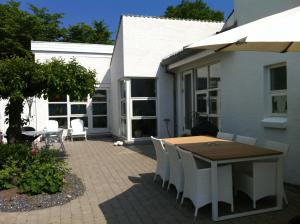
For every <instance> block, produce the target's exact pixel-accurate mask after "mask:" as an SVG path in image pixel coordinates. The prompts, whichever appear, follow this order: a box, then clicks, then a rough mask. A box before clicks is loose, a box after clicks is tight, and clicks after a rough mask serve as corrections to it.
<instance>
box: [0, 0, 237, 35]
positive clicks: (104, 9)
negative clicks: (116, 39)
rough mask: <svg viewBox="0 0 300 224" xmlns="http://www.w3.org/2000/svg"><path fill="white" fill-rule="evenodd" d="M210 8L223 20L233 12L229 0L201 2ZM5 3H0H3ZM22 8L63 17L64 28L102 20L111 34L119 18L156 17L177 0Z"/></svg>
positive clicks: (54, 2) (62, 2) (53, 0)
mask: <svg viewBox="0 0 300 224" xmlns="http://www.w3.org/2000/svg"><path fill="white" fill-rule="evenodd" d="M204 1H205V2H206V3H207V4H208V5H209V6H210V7H212V8H213V9H216V10H220V11H223V12H224V13H225V17H226V16H227V15H228V14H229V13H230V12H231V10H232V9H233V3H232V0H204ZM5 2H6V0H0V3H5ZM20 2H21V3H22V8H23V9H26V8H27V3H32V4H34V5H35V6H38V7H46V8H48V9H49V10H50V12H60V13H64V14H65V18H64V20H63V22H64V26H68V25H71V24H75V23H77V22H85V23H88V24H90V23H91V21H93V20H99V19H104V21H105V22H106V24H107V25H108V26H109V29H110V30H111V31H112V32H113V33H114V34H115V33H116V31H117V28H118V22H119V18H120V15H122V14H135V15H147V16H160V15H162V14H163V12H164V11H165V9H166V8H167V6H169V5H177V4H179V3H180V0H21V1H20Z"/></svg>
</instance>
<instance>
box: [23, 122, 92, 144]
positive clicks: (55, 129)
mask: <svg viewBox="0 0 300 224" xmlns="http://www.w3.org/2000/svg"><path fill="white" fill-rule="evenodd" d="M71 127H72V128H71V129H69V130H68V136H69V138H70V139H71V140H72V141H73V139H74V138H78V137H83V138H84V139H85V140H86V139H87V133H86V132H87V131H86V130H87V128H85V127H84V124H83V121H82V120H80V119H74V120H72V121H71ZM63 131H64V129H62V128H59V124H58V122H57V121H56V120H49V121H48V123H47V126H46V127H45V128H44V130H43V131H36V130H35V129H34V128H32V127H24V128H23V129H22V135H24V136H25V137H26V139H27V140H28V141H30V142H32V143H33V142H34V141H35V140H36V139H37V138H38V137H40V136H43V137H44V138H45V146H46V148H49V147H50V145H52V144H53V143H59V144H60V149H62V150H65V146H64V143H63Z"/></svg>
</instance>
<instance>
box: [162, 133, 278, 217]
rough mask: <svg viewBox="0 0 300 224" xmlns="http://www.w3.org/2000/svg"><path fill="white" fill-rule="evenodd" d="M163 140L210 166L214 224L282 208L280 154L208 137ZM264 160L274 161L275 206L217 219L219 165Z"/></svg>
mask: <svg viewBox="0 0 300 224" xmlns="http://www.w3.org/2000/svg"><path fill="white" fill-rule="evenodd" d="M163 140H164V142H167V143H169V144H174V145H177V146H178V147H180V148H181V149H183V150H186V151H190V152H192V153H193V154H194V155H195V157H197V158H199V159H202V160H204V161H206V162H209V163H210V164H211V186H212V191H211V192H212V219H213V220H214V221H220V220H225V219H231V218H236V217H241V216H247V215H254V214H259V213H265V212H270V211H277V210H281V209H282V189H281V188H282V187H281V186H282V157H283V155H282V152H278V151H275V150H270V149H265V148H261V147H257V146H250V145H245V144H241V143H237V142H232V141H227V140H222V139H217V138H213V137H207V136H195V137H183V138H167V139H163ZM265 159H276V160H277V169H276V171H277V174H276V176H277V183H276V184H277V194H276V201H277V203H276V206H275V207H272V208H267V209H260V210H254V211H247V212H242V213H235V214H231V215H225V216H219V210H218V209H219V208H218V169H217V168H218V165H220V164H228V163H237V162H245V161H254V160H265Z"/></svg>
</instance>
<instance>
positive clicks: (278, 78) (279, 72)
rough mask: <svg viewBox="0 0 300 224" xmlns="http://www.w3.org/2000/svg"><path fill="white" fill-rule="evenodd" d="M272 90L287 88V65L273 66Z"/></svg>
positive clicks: (271, 71)
mask: <svg viewBox="0 0 300 224" xmlns="http://www.w3.org/2000/svg"><path fill="white" fill-rule="evenodd" d="M270 74H271V90H285V89H287V81H286V66H282V67H278V68H271V69H270Z"/></svg>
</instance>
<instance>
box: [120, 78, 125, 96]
mask: <svg viewBox="0 0 300 224" xmlns="http://www.w3.org/2000/svg"><path fill="white" fill-rule="evenodd" d="M120 89H121V98H122V99H124V98H126V82H125V81H120Z"/></svg>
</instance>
